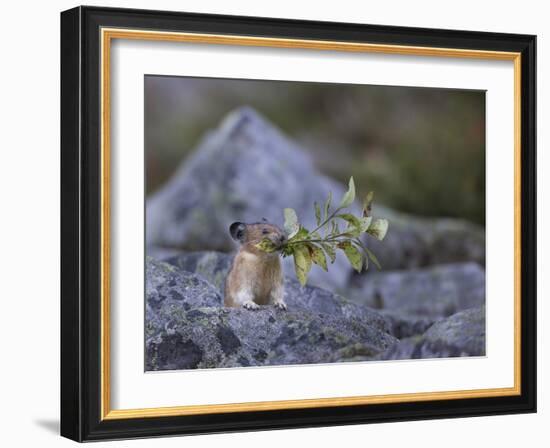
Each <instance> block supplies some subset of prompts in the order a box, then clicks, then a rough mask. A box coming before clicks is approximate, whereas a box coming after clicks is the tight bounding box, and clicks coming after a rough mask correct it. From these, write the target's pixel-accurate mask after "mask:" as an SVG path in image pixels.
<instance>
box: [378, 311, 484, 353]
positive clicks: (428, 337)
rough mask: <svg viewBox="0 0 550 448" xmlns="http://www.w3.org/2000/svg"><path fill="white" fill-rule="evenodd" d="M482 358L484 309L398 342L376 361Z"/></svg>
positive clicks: (461, 315) (438, 324)
mask: <svg viewBox="0 0 550 448" xmlns="http://www.w3.org/2000/svg"><path fill="white" fill-rule="evenodd" d="M456 356H485V307H480V308H474V309H469V310H466V311H461V312H459V313H456V314H454V315H453V316H451V317H449V318H447V319H445V320H442V321H440V322H436V323H435V324H433V325H432V326H431V327H430V328H429V329H428V330H427V331H426V333H424V334H423V335H421V336H414V337H410V338H405V339H403V340H401V341H400V342H399V343H398V344H395V345H393V346H392V347H390V348H389V349H388V350H387V351H386V352H385V353H383V354H382V355H379V359H383V360H388V359H422V358H447V357H456Z"/></svg>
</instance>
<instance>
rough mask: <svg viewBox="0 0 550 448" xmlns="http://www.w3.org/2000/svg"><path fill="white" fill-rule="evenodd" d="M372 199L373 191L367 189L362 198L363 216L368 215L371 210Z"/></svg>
mask: <svg viewBox="0 0 550 448" xmlns="http://www.w3.org/2000/svg"><path fill="white" fill-rule="evenodd" d="M373 199H374V191H369V192H368V193H367V195H366V196H365V199H363V216H365V217H368V216H370V213H371V211H372V200H373Z"/></svg>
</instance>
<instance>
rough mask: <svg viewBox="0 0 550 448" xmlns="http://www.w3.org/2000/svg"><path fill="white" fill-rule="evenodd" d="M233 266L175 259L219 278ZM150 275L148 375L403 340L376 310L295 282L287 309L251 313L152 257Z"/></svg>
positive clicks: (215, 259) (328, 355)
mask: <svg viewBox="0 0 550 448" xmlns="http://www.w3.org/2000/svg"><path fill="white" fill-rule="evenodd" d="M206 259H209V260H210V261H209V263H207V262H206V261H205V260H206ZM228 261H230V256H228V255H226V254H207V253H202V254H190V255H189V256H187V257H186V258H183V257H179V261H177V260H176V259H172V262H173V263H176V262H177V263H178V265H179V266H185V267H187V268H192V267H193V266H194V268H195V270H196V272H199V271H200V272H202V273H203V274H204V275H205V277H209V278H210V279H213V280H214V281H218V280H219V278H220V275H221V273H222V272H224V271H225V270H226V269H227V264H228ZM207 265H208V266H207ZM205 267H208V268H207V269H205ZM146 277H147V280H146V283H147V285H146V293H147V297H146V301H147V306H146V327H145V350H146V369H147V370H172V369H193V368H210V367H236V366H241V367H242V366H259V365H280V364H308V363H326V362H339V361H345V360H354V359H353V358H354V357H355V359H358V358H357V357H358V356H360V357H363V358H365V357H369V358H372V357H374V356H377V355H380V354H381V353H383V352H385V351H386V350H387V349H388V348H389V347H390V346H392V345H394V344H396V343H397V342H398V341H397V339H396V338H394V337H393V336H391V335H390V334H388V332H387V331H388V324H387V322H386V320H385V319H384V318H383V317H382V316H380V315H378V314H377V313H376V312H374V311H372V310H368V309H363V308H362V307H360V306H358V305H356V304H353V303H349V302H346V301H345V300H344V299H343V298H341V297H339V296H337V295H334V294H332V293H329V292H328V291H324V290H321V289H319V288H314V287H307V286H306V287H304V288H302V287H300V286H299V284H297V282H295V281H290V282H289V283H288V284H287V292H286V294H287V297H286V300H287V303H288V311H280V310H277V309H275V308H274V307H270V306H266V307H262V308H261V309H260V310H258V311H248V310H244V309H230V308H224V307H223V306H222V297H221V294H220V293H219V291H218V289H217V288H216V286H214V284H212V283H211V282H210V281H208V279H207V278H205V277H203V276H202V275H201V274H199V273H193V272H188V271H184V270H181V269H180V268H179V267H177V266H176V265H174V264H169V263H164V262H160V261H157V260H154V259H152V258H148V259H147V267H146ZM216 279H218V280H216Z"/></svg>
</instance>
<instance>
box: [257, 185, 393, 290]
mask: <svg viewBox="0 0 550 448" xmlns="http://www.w3.org/2000/svg"><path fill="white" fill-rule="evenodd" d="M373 198H374V193H372V192H369V193H368V194H367V195H366V196H365V199H364V201H363V207H362V212H361V216H355V215H354V214H352V213H350V212H349V211H346V209H348V208H349V207H350V206H351V205H352V204H353V201H355V182H354V181H353V177H351V178H350V180H349V183H348V190H347V191H346V193H345V194H344V196H343V197H342V199H341V201H340V203H339V204H338V206H337V207H336V208H334V209H331V207H332V193H329V196H328V198H327V200H326V202H325V203H324V205H323V209H322V210H321V206H320V205H319V204H317V203H315V204H314V209H315V220H316V224H317V227H315V229H313V230H311V231H310V230H308V229H306V228H305V227H304V226H303V225H301V224H300V222H299V221H298V216H297V215H296V212H295V211H294V210H293V209H291V208H286V209H285V210H284V217H285V224H284V227H285V232H286V234H287V236H288V241H287V243H286V244H285V245H284V246H283V248H282V250H281V252H282V255H283V257H288V256H293V257H294V267H295V272H296V277H297V278H298V280H299V281H300V283H301V284H302V285H305V284H306V282H307V276H308V274H309V271H310V270H311V267H312V265H313V264H317V265H319V266H321V268H323V269H324V270H325V271H328V266H327V258H328V259H329V260H330V262H331V263H334V260H335V259H336V251H337V250H338V249H340V250H341V251H343V252H344V254H345V256H346V258H347V259H348V261H349V262H350V264H351V265H352V267H353V268H354V269H355V270H356V271H357V272H361V271H362V270H363V267H364V268H365V269H368V266H369V259H370V260H371V261H372V262H373V263H374V264H375V265H376V266H377V267H378V268H379V269H380V263H379V262H378V260H377V259H376V256H375V255H374V254H373V253H372V251H370V250H369V249H368V248H367V247H366V246H365V245H364V243H363V242H362V241H361V235H362V234H364V233H367V234H369V235H371V236H373V237H375V238H377V239H379V240H383V239H384V237H385V236H386V232H387V231H388V221H387V220H386V219H373V217H372V216H370V212H371V205H372V200H373ZM341 224H344V225H345V227H344V228H343V229H342V230H341V229H340V225H341ZM256 247H258V248H259V249H261V250H263V251H265V252H275V251H276V250H278V249H280V248H277V247H276V246H275V245H274V244H273V243H272V242H271V241H270V240H269V239H267V238H265V239H263V240H262V241H261V242H260V243H258V244H256Z"/></svg>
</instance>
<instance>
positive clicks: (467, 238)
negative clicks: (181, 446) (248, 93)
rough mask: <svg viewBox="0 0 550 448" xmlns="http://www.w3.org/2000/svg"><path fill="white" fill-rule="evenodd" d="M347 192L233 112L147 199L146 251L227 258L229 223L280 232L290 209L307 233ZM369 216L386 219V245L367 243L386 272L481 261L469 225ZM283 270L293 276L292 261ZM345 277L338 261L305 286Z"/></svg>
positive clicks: (244, 113) (316, 271) (278, 137)
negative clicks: (259, 224) (329, 203)
mask: <svg viewBox="0 0 550 448" xmlns="http://www.w3.org/2000/svg"><path fill="white" fill-rule="evenodd" d="M344 190H345V189H344V187H343V186H342V185H341V184H340V183H338V182H335V181H334V180H332V179H330V178H328V177H326V176H324V175H322V174H320V173H319V172H318V171H317V170H316V169H315V167H314V164H313V162H312V160H311V159H310V158H309V156H308V155H307V153H306V152H305V151H303V150H302V149H301V148H300V147H299V146H298V145H297V144H296V143H295V142H293V141H292V140H290V139H289V138H287V137H286V136H285V135H283V134H282V133H281V132H280V131H279V130H278V129H276V128H275V127H274V126H272V125H271V124H270V123H268V122H267V121H266V120H264V119H263V118H262V117H260V116H259V115H258V114H257V113H256V112H255V111H254V110H252V109H250V108H241V109H237V110H235V111H234V112H232V113H231V114H229V115H228V117H227V118H226V119H225V120H224V121H223V123H222V124H221V125H220V127H219V128H218V129H216V130H215V131H213V132H211V133H209V134H208V135H206V137H205V138H204V139H203V141H202V142H201V144H200V145H199V147H198V148H197V149H196V150H195V151H194V153H193V154H192V155H191V156H189V158H188V159H186V160H185V161H184V162H183V163H182V165H181V166H180V167H179V169H178V170H177V171H176V173H175V174H174V175H173V177H172V178H171V179H170V181H168V182H167V183H166V184H165V186H164V187H163V188H162V189H160V190H159V191H157V192H156V193H154V194H153V195H151V196H150V197H148V198H147V204H146V222H147V226H146V244H147V251H148V254H154V253H159V252H161V253H164V254H166V253H167V250H168V249H178V250H185V251H193V250H217V251H224V252H229V251H232V250H233V249H234V247H235V246H234V244H233V241H232V240H231V238H230V236H229V232H228V228H229V225H230V224H231V223H232V222H234V221H245V222H256V221H259V220H261V219H262V218H266V219H267V220H269V221H270V222H272V223H274V224H278V225H281V224H282V221H283V216H282V214H283V209H284V208H286V207H292V208H294V209H295V210H296V211H297V213H298V216H299V218H300V219H301V221H302V223H303V224H304V225H306V226H309V228H312V226H314V210H313V203H314V202H315V201H317V202H320V203H322V202H324V201H325V200H326V198H327V196H328V193H329V192H332V193H333V197H334V198H339V197H341V195H342V194H343V192H344ZM355 208H356V211H357V210H358V206H357V205H355ZM374 212H375V215H377V216H380V217H388V218H389V219H390V230H389V232H388V235H387V237H386V240H385V241H384V242H383V243H378V242H376V241H374V240H372V241H369V243H368V244H369V245H370V246H371V247H372V248H373V249H374V250H375V251H376V254H377V256H378V258H379V259H380V260H381V262H382V264H383V266H384V268H385V269H399V268H407V267H411V266H421V265H427V264H430V263H435V262H441V261H456V260H474V261H477V262H480V263H483V261H484V257H485V256H484V253H485V251H484V250H485V249H484V248H485V243H484V233H483V231H482V230H480V229H479V228H477V227H475V226H473V225H471V224H467V223H464V222H462V221H457V220H449V219H446V220H428V219H418V218H413V217H411V216H409V215H404V214H400V213H397V212H394V211H392V210H390V209H388V208H385V207H383V206H376V205H375V208H374ZM159 247H160V248H162V250H159V249H158V248H159ZM285 270H286V271H287V272H288V273H289V274H290V273H292V271H293V267H292V260H291V259H289V258H287V259H286V260H285ZM350 274H351V268H350V267H349V265H348V262H347V261H346V260H345V258H344V257H342V256H339V257H338V258H337V260H336V262H335V264H333V265H332V266H331V269H330V270H329V272H328V273H326V272H324V271H322V270H321V268H319V267H318V266H314V267H313V269H312V272H311V274H310V283H311V284H314V285H319V286H326V287H330V288H342V287H345V286H347V283H348V279H349V276H350Z"/></svg>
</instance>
